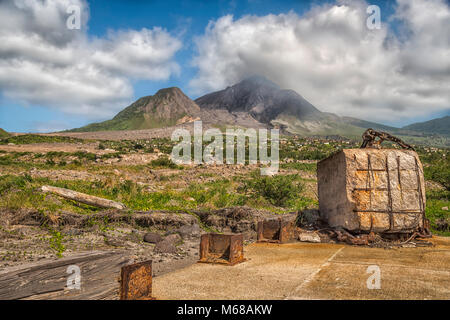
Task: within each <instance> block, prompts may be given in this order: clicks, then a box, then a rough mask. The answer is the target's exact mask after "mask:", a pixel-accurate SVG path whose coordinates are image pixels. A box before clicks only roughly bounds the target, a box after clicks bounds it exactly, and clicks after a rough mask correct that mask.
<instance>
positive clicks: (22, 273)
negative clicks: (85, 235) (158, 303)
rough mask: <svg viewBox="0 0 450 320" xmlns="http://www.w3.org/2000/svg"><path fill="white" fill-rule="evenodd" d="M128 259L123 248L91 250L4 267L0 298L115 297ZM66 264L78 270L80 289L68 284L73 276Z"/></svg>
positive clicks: (87, 298) (1, 277) (1, 276)
mask: <svg viewBox="0 0 450 320" xmlns="http://www.w3.org/2000/svg"><path fill="white" fill-rule="evenodd" d="M131 262H132V261H131V259H130V258H129V256H128V255H127V254H126V253H124V252H122V251H92V252H87V253H81V254H77V255H74V256H71V257H67V258H62V259H59V260H53V261H39V262H37V263H31V264H28V265H21V266H18V267H14V268H7V269H5V270H2V271H0V300H11V299H32V300H37V299H58V300H59V299H70V300H79V299H80V300H94V299H95V300H98V299H118V294H119V282H118V279H119V276H120V269H121V267H123V266H125V265H127V264H129V263H131ZM69 266H77V267H78V268H79V269H80V276H81V278H80V280H81V281H80V289H76V288H74V289H70V288H69V287H68V286H67V284H68V279H69V277H71V276H72V279H73V275H74V273H73V270H72V269H70V268H69ZM71 283H72V284H73V282H71V281H69V284H71Z"/></svg>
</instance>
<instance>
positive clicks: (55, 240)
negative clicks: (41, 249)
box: [48, 229, 66, 258]
mask: <svg viewBox="0 0 450 320" xmlns="http://www.w3.org/2000/svg"><path fill="white" fill-rule="evenodd" d="M49 232H50V238H49V239H48V241H49V243H50V248H51V249H53V250H55V251H56V256H57V257H58V258H62V254H63V252H64V251H65V250H66V247H65V246H64V244H63V241H64V236H63V235H62V234H61V232H59V231H56V230H53V229H49Z"/></svg>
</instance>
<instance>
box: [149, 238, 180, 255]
mask: <svg viewBox="0 0 450 320" xmlns="http://www.w3.org/2000/svg"><path fill="white" fill-rule="evenodd" d="M153 251H154V252H158V253H176V252H177V247H176V246H175V244H173V243H172V242H171V241H167V240H166V239H164V240H163V241H160V242H158V243H157V244H156V246H155V249H153Z"/></svg>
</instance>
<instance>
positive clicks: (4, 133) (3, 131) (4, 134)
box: [0, 128, 10, 139]
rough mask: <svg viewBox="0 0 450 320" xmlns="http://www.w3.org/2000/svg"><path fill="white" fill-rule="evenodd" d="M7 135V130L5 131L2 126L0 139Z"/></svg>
mask: <svg viewBox="0 0 450 320" xmlns="http://www.w3.org/2000/svg"><path fill="white" fill-rule="evenodd" d="M9 136H10V134H9V133H8V132H6V131H5V130H3V129H2V128H0V139H5V138H8V137H9Z"/></svg>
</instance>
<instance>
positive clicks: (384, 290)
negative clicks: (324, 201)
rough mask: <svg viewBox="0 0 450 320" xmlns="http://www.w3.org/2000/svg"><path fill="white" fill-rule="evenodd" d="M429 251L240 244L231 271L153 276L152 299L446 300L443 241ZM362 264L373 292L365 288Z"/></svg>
mask: <svg viewBox="0 0 450 320" xmlns="http://www.w3.org/2000/svg"><path fill="white" fill-rule="evenodd" d="M431 241H432V242H433V244H434V246H433V247H421V248H399V249H380V248H367V247H357V246H348V245H341V244H324V243H317V244H309V243H292V244H282V245H277V244H260V243H255V244H251V245H248V246H246V247H245V249H244V250H245V257H246V258H247V261H245V262H243V263H241V264H238V265H236V266H233V267H229V266H224V265H212V264H200V263H197V264H193V265H191V266H188V267H186V268H184V269H180V270H177V271H174V272H170V273H167V274H165V275H162V276H159V277H155V278H154V281H153V293H154V296H155V297H156V298H157V299H193V300H195V299H450V239H449V238H445V237H436V236H435V237H433V239H432V240H431ZM370 265H376V266H378V267H379V268H380V271H381V282H380V289H368V288H367V280H368V278H369V277H370V276H371V273H368V272H367V268H368V266H370Z"/></svg>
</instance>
